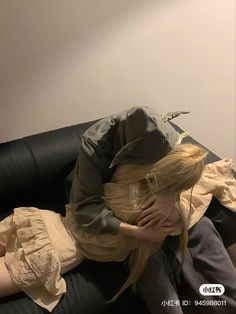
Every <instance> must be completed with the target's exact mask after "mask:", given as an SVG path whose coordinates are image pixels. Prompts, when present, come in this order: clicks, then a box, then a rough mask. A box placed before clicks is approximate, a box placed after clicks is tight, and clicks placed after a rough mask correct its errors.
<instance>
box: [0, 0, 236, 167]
mask: <svg viewBox="0 0 236 314" xmlns="http://www.w3.org/2000/svg"><path fill="white" fill-rule="evenodd" d="M235 53H236V51H235V1H234V0H227V1H225V0H169V1H168V0H159V1H154V0H152V1H151V0H119V1H117V0H99V1H95V0H93V1H92V0H86V1H85V0H84V1H81V0H50V1H47V0H41V1H37V0H21V1H18V0H1V1H0V114H1V115H0V142H4V141H8V140H11V139H15V138H18V137H22V136H25V135H30V134H34V133H38V132H42V131H46V130H51V129H54V128H59V127H63V126H66V125H70V124H76V123H79V122H83V121H87V120H93V119H95V118H100V117H103V116H105V115H108V114H111V113H115V112H119V111H121V110H123V109H126V108H129V107H131V106H133V105H148V106H151V107H153V108H155V109H156V110H157V111H159V112H166V111H172V110H179V109H184V110H189V111H191V115H188V116H182V117H180V118H178V119H177V120H175V122H176V123H177V124H179V125H180V126H181V127H182V128H184V129H186V130H187V131H189V133H190V134H191V135H192V136H193V137H194V138H196V139H197V140H198V141H200V142H201V143H202V144H204V145H205V146H207V147H208V148H210V149H211V150H213V151H214V152H215V153H217V154H218V155H219V156H221V157H224V156H231V157H233V158H234V159H235V162H236V97H235V94H236V93H235V86H236V78H235V77H236V75H235Z"/></svg>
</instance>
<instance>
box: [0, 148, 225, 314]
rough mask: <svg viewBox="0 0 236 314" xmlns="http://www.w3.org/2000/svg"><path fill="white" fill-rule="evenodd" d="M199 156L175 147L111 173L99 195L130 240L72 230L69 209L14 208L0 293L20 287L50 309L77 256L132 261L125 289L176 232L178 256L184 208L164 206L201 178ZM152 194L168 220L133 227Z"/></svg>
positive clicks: (5, 228) (1, 241)
mask: <svg viewBox="0 0 236 314" xmlns="http://www.w3.org/2000/svg"><path fill="white" fill-rule="evenodd" d="M204 156H205V152H204V151H203V150H202V149H200V148H198V147H196V146H193V145H190V144H179V145H177V146H176V148H174V149H173V150H172V151H171V152H170V153H168V154H167V155H166V156H165V157H163V158H161V159H160V160H159V161H158V162H157V163H155V164H154V165H152V166H148V167H147V166H137V165H136V166H133V165H124V166H120V167H119V168H117V170H116V172H115V173H114V176H113V179H112V182H110V183H107V184H105V185H104V196H103V198H104V200H105V203H106V204H107V206H110V208H112V210H113V214H114V215H115V216H116V217H117V219H121V220H122V221H123V224H124V225H126V224H127V225H128V226H129V227H128V228H126V229H124V230H129V231H128V232H130V230H131V229H132V231H131V232H132V235H131V233H130V234H129V235H126V234H117V235H107V234H100V235H93V234H89V233H87V232H86V231H84V230H83V229H81V228H80V226H78V224H77V223H76V221H75V217H74V211H73V209H72V208H71V207H70V206H67V215H66V217H65V218H63V217H61V216H60V215H59V214H56V213H54V212H50V211H47V210H39V209H36V208H16V209H15V210H14V214H13V215H11V216H9V217H8V218H6V219H5V220H3V221H2V222H1V223H0V248H1V255H2V257H1V266H0V267H1V268H0V273H1V282H0V294H1V296H5V295H9V294H12V293H16V292H18V291H21V290H23V291H24V292H25V293H26V294H28V295H29V296H30V297H31V298H32V299H33V300H34V301H35V302H36V303H38V304H39V305H41V306H43V307H45V308H47V309H48V310H49V311H51V310H52V309H53V308H54V307H55V306H56V304H57V303H58V301H59V300H60V297H61V295H62V294H63V293H65V292H66V286H65V281H64V279H63V278H62V276H61V275H62V274H63V273H65V272H66V271H68V270H70V269H72V268H74V267H75V266H77V265H78V264H79V263H80V262H81V261H82V260H83V259H85V258H90V259H94V260H98V261H122V260H125V259H126V258H127V257H128V256H130V262H131V264H130V265H131V273H130V277H129V279H128V281H127V283H126V284H125V285H124V287H123V288H122V290H123V289H125V288H126V287H127V286H128V285H130V284H134V283H136V281H137V280H138V279H139V277H140V276H141V275H142V271H143V269H144V267H145V264H146V261H147V259H148V257H149V256H150V255H151V254H153V253H154V252H156V251H157V252H159V250H158V248H159V247H160V246H161V244H162V242H163V240H164V239H165V238H166V236H167V235H169V234H171V235H175V234H179V233H181V239H182V240H181V252H182V256H183V257H184V248H185V247H186V240H187V239H186V237H187V232H186V231H187V229H188V227H189V226H190V225H189V220H188V217H189V208H188V206H187V208H186V207H185V209H184V210H182V209H181V207H182V205H181V202H180V206H178V204H176V208H175V207H172V208H170V207H169V206H167V204H168V205H169V202H172V201H173V199H175V203H176V201H177V200H178V196H179V193H181V191H184V190H187V189H189V188H191V187H192V186H193V185H195V183H196V182H197V181H198V180H199V178H200V176H201V174H202V171H203V168H204V163H203V158H204ZM167 165H168V167H167ZM173 174H174V175H173ZM167 176H168V177H169V178H170V179H168V177H167ZM150 193H151V194H152V195H154V194H157V195H158V197H159V198H160V200H161V201H163V202H164V203H163V206H164V204H166V207H165V208H163V210H166V216H165V218H162V217H160V221H159V222H158V223H157V220H156V217H155V219H154V218H153V219H154V222H153V224H151V225H150V226H147V227H146V228H144V227H139V226H137V217H139V214H140V213H141V212H142V208H141V204H143V201H144V200H146V199H150V198H149V196H150ZM187 195H188V194H187ZM187 199H188V197H185V198H184V199H183V200H184V201H187ZM183 200H182V202H183ZM121 208H122V209H121ZM149 221H150V219H149ZM222 247H223V244H222ZM122 290H121V291H122ZM121 291H120V292H121ZM157 294H158V293H157ZM167 297H168V296H167Z"/></svg>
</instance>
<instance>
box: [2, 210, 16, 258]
mask: <svg viewBox="0 0 236 314" xmlns="http://www.w3.org/2000/svg"><path fill="white" fill-rule="evenodd" d="M13 228H14V227H13V223H12V215H9V216H8V217H6V218H5V219H3V220H1V221H0V257H1V256H4V255H5V253H6V245H7V242H8V239H9V238H10V236H11V234H12V231H13Z"/></svg>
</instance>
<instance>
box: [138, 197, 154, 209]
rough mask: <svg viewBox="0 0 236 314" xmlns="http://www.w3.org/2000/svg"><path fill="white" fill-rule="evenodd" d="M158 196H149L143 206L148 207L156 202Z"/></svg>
mask: <svg viewBox="0 0 236 314" xmlns="http://www.w3.org/2000/svg"><path fill="white" fill-rule="evenodd" d="M156 198H157V196H156V195H153V196H151V197H149V198H148V199H147V200H146V201H145V202H144V203H143V205H142V206H141V208H147V207H149V206H150V205H151V204H152V203H154V202H155V200H156Z"/></svg>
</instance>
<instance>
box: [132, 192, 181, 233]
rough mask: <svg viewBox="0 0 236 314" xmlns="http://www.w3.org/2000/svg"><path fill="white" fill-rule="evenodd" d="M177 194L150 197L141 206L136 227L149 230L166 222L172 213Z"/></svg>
mask: <svg viewBox="0 0 236 314" xmlns="http://www.w3.org/2000/svg"><path fill="white" fill-rule="evenodd" d="M177 196H178V194H176V193H175V194H171V195H156V194H154V195H152V196H151V197H149V198H148V199H147V200H146V201H145V202H144V204H143V205H142V209H143V211H142V212H141V214H139V216H138V218H137V225H138V226H139V227H143V228H149V227H151V226H153V225H156V224H159V223H160V222H164V221H166V220H168V218H169V216H170V214H171V213H173V210H174V207H175V203H176V201H177Z"/></svg>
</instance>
